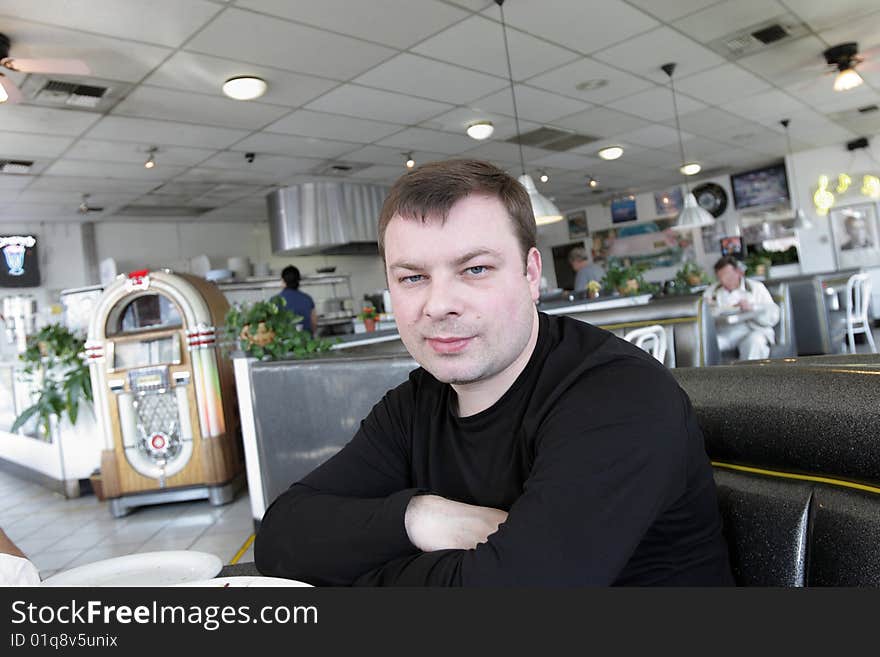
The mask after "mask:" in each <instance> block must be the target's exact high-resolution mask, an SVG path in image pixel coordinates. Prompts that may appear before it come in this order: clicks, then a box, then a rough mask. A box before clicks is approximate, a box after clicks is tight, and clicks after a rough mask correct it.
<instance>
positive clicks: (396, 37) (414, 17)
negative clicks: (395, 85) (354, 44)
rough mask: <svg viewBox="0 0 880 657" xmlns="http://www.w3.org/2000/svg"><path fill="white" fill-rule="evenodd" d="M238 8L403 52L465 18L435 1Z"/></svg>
mask: <svg viewBox="0 0 880 657" xmlns="http://www.w3.org/2000/svg"><path fill="white" fill-rule="evenodd" d="M236 4H237V5H239V6H241V7H246V8H248V9H254V10H256V11H260V12H263V13H266V14H273V15H275V16H281V17H282V18H288V19H291V20H294V21H298V22H300V23H306V24H308V25H313V26H315V27H320V28H324V29H326V30H330V31H332V32H339V33H341V34H348V35H350V36H355V37H359V38H361V39H367V40H368V41H375V42H377V43H382V44H385V45H388V46H393V47H395V48H400V49H405V48H408V47H409V46H411V45H412V44H414V43H418V42H419V41H421V40H422V39H424V38H426V37H428V36H430V35H432V34H434V33H436V32H439V31H440V30H442V29H443V28H445V27H447V26H449V25H451V24H452V23H455V22H456V21H459V20H461V19H462V18H464V17H466V16H467V15H468V13H467V12H466V11H463V10H462V9H459V8H457V7H452V6H450V5H448V4H443V3H441V2H436V1H435V0H370V2H351V0H321V2H290V0H238V2H237V3H236Z"/></svg>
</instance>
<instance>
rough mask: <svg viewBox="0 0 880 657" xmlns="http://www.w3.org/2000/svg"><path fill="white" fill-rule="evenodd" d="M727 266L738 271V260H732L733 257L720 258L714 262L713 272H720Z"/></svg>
mask: <svg viewBox="0 0 880 657" xmlns="http://www.w3.org/2000/svg"><path fill="white" fill-rule="evenodd" d="M727 265H730V266H731V267H733V268H734V269H739V260H737V259H736V258H734V257H733V256H729V255H726V256H721V257H720V258H718V260H717V261H716V262H715V271H721V270H722V269H724V268H725V267H726V266H727Z"/></svg>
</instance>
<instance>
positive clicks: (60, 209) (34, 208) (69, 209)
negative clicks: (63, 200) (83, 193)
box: [0, 202, 77, 220]
mask: <svg viewBox="0 0 880 657" xmlns="http://www.w3.org/2000/svg"><path fill="white" fill-rule="evenodd" d="M76 208H77V206H75V205H74V206H70V205H65V204H58V203H17V202H16V203H10V204H9V205H7V206H5V207H3V209H2V211H0V212H2V217H3V218H4V219H9V220H12V219H32V218H33V219H40V220H45V219H48V218H50V217H65V216H68V215H72V216H76V214H77V213H76Z"/></svg>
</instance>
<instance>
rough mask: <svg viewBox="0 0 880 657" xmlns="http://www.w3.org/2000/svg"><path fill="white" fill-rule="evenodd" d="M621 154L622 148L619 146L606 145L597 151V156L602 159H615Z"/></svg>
mask: <svg viewBox="0 0 880 657" xmlns="http://www.w3.org/2000/svg"><path fill="white" fill-rule="evenodd" d="M621 155H623V149H622V148H621V147H620V146H608V147H607V148H603V149H602V150H601V151H599V157H601V158H602V159H603V160H616V159H617V158H619V157H620V156H621Z"/></svg>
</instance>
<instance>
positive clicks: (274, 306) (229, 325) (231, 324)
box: [225, 297, 334, 360]
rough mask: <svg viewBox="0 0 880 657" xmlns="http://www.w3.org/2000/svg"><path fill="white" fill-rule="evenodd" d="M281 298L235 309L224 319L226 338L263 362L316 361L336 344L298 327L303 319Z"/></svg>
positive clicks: (236, 306) (243, 305)
mask: <svg viewBox="0 0 880 657" xmlns="http://www.w3.org/2000/svg"><path fill="white" fill-rule="evenodd" d="M285 305H286V303H285V301H284V299H283V298H281V297H272V298H271V299H269V300H267V301H256V302H254V303H252V304H241V305H235V306H233V307H232V308H230V309H229V311H228V312H227V313H226V318H225V332H226V336H227V337H228V338H229V339H230V340H232V341H233V342H234V343H235V344H237V345H238V346H239V348H240V349H241V350H242V351H243V352H244V353H245V354H247V355H248V356H252V357H253V358H259V359H261V360H280V359H283V358H292V359H300V358H315V357H316V356H319V355H320V354H322V353H324V352H327V351H329V350H330V348H331V347H332V346H333V344H334V343H333V342H331V341H329V340H324V339H322V338H315V337H313V336H312V334H311V333H309V332H308V331H300V330H299V329H298V327H297V324H299V323H300V322H301V321H302V320H303V318H302V317H301V316H299V315H296V314H294V313H293V312H291V311H289V310H287V309H286V308H285Z"/></svg>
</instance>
